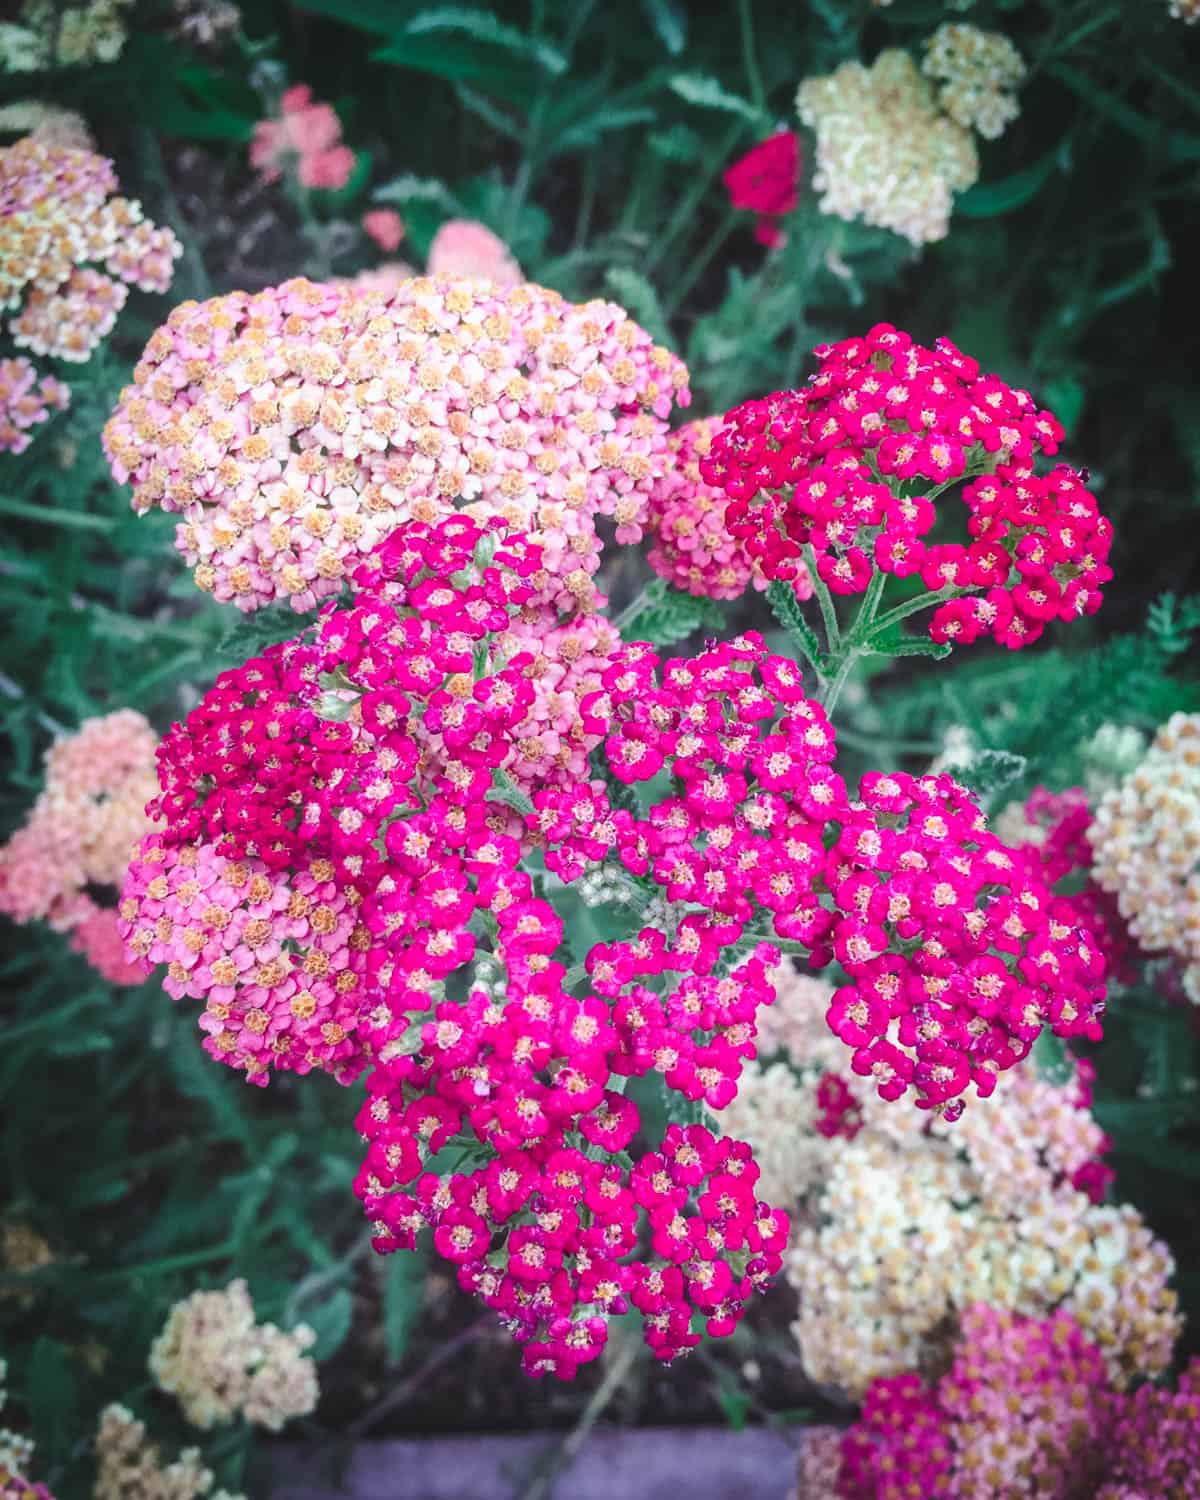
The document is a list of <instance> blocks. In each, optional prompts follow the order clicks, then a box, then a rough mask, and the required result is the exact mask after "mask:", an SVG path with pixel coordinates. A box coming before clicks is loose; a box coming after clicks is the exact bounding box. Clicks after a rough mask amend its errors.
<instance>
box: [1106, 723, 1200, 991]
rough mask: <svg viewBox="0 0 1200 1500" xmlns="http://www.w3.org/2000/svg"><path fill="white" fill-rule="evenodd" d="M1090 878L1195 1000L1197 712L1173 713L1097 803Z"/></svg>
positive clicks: (1199, 842)
mask: <svg viewBox="0 0 1200 1500" xmlns="http://www.w3.org/2000/svg"><path fill="white" fill-rule="evenodd" d="M1087 838H1088V841H1089V843H1090V844H1091V847H1092V850H1093V853H1094V863H1093V865H1092V876H1093V879H1094V880H1095V881H1096V882H1097V884H1099V885H1100V886H1101V887H1103V889H1104V890H1106V891H1109V892H1111V893H1112V894H1113V895H1114V896H1115V897H1116V898H1117V906H1118V908H1119V909H1120V913H1121V916H1122V917H1124V918H1125V920H1126V921H1127V922H1128V923H1129V930H1130V932H1131V933H1132V934H1133V936H1134V937H1135V938H1137V940H1138V942H1139V943H1140V944H1141V946H1142V947H1143V948H1144V949H1146V950H1147V951H1149V952H1151V953H1159V952H1167V953H1171V954H1173V955H1174V956H1175V957H1177V958H1178V959H1179V960H1180V961H1181V962H1182V963H1183V965H1184V974H1183V981H1184V987H1185V989H1186V990H1187V993H1188V995H1189V996H1190V998H1191V999H1192V1001H1193V1002H1194V1003H1196V1004H1200V874H1198V871H1200V714H1183V713H1178V714H1174V715H1173V716H1172V717H1171V718H1170V719H1169V720H1168V721H1167V723H1166V724H1164V725H1163V726H1162V727H1161V728H1160V729H1159V731H1158V733H1157V734H1156V735H1155V736H1154V740H1153V742H1152V743H1151V745H1150V749H1149V750H1148V751H1147V753H1146V755H1145V757H1144V759H1143V760H1142V761H1141V763H1140V765H1138V767H1137V768H1136V770H1134V771H1132V772H1131V773H1130V774H1129V775H1128V776H1126V777H1125V779H1124V780H1123V781H1122V782H1121V783H1120V785H1119V786H1117V787H1116V788H1114V789H1113V790H1112V791H1110V792H1109V793H1108V794H1107V795H1106V796H1105V797H1103V798H1102V799H1101V801H1100V804H1099V806H1098V807H1097V808H1096V813H1095V818H1094V819H1093V821H1092V823H1091V826H1090V827H1089V828H1088V830H1087Z"/></svg>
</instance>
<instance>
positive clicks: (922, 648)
mask: <svg viewBox="0 0 1200 1500" xmlns="http://www.w3.org/2000/svg"><path fill="white" fill-rule="evenodd" d="M951 649H952V648H951V646H950V643H949V641H931V640H930V639H929V637H928V636H924V635H903V634H902V633H901V631H900V629H899V627H897V628H896V629H894V630H885V631H883V632H882V633H881V634H879V635H876V636H872V637H871V640H870V643H869V644H868V645H866V646H864V647H863V651H864V653H865V654H866V655H867V656H932V657H933V659H934V660H935V661H942V660H943V659H944V658H945V657H947V656H949V655H950V652H951Z"/></svg>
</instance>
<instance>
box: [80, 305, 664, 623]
mask: <svg viewBox="0 0 1200 1500" xmlns="http://www.w3.org/2000/svg"><path fill="white" fill-rule="evenodd" d="M689 399H690V396H689V392H688V389H687V372H686V370H685V368H684V366H683V365H682V364H681V362H680V361H679V360H678V359H676V358H675V356H674V355H672V354H670V353H669V352H668V351H667V350H666V349H662V348H659V347H657V346H655V345H654V344H653V342H652V340H651V339H650V336H649V335H648V334H647V333H646V332H645V331H644V330H643V329H641V328H640V327H638V325H637V324H636V323H634V322H633V321H632V319H630V318H629V317H627V316H626V314H625V313H624V311H623V310H622V309H621V308H619V307H617V306H616V305H614V304H613V303H609V302H599V301H597V302H589V303H585V304H582V305H578V306H577V305H575V304H572V303H569V302H566V301H564V300H563V299H562V298H561V297H559V296H558V294H557V293H555V292H551V291H547V290H546V289H544V288H542V287H536V286H533V285H529V284H525V285H522V286H519V287H514V288H512V289H511V290H508V291H498V290H497V289H496V288H495V287H492V286H490V285H487V284H486V283H483V282H476V281H459V280H452V279H449V278H445V277H440V278H432V279H431V278H417V279H413V280H409V281H404V282H401V283H400V284H399V285H398V286H397V288H396V290H395V292H394V293H393V294H391V295H388V294H386V293H379V292H372V291H366V290H363V289H361V288H359V287H357V286H354V285H346V284H340V285H330V286H326V285H317V284H313V283H311V282H307V281H302V280H298V281H291V282H287V283H285V284H284V285H283V286H281V287H277V288H270V289H268V290H267V291H264V292H260V293H258V294H256V295H254V296H250V295H248V294H246V293H243V292H235V293H231V294H230V295H229V296H227V297H220V298H214V299H212V300H211V301H209V302H205V303H202V304H196V303H184V304H183V305H182V306H180V307H178V308H176V309H175V311H174V312H173V313H172V314H171V316H170V318H169V319H168V321H167V323H166V324H165V326H164V327H163V328H161V329H159V331H158V332H157V333H156V334H155V335H154V336H153V338H152V339H151V340H150V342H149V344H148V345H147V347H146V351H145V353H144V355H143V358H142V361H141V363H140V364H139V365H138V366H137V368H136V370H135V371H134V384H133V385H132V386H130V387H128V388H127V389H126V390H125V391H124V393H123V394H122V398H121V402H120V404H119V406H118V408H117V410H116V412H115V413H114V415H113V417H112V418H111V419H110V421H109V423H108V425H107V427H106V428H105V431H104V444H105V451H106V452H107V454H108V457H109V461H110V463H111V465H112V469H113V473H114V475H115V476H116V478H117V479H118V481H122V482H123V481H125V480H131V481H132V483H133V490H134V495H133V499H134V506H135V508H136V509H137V510H139V511H143V512H144V511H146V510H148V509H150V508H151V507H152V506H155V505H157V506H160V507H161V508H162V509H164V510H167V511H172V512H176V513H179V514H180V516H181V525H180V527H179V530H178V532H177V535H176V546H177V548H178V549H179V551H180V552H182V553H183V555H184V556H185V557H186V558H187V560H188V562H189V563H190V564H191V565H192V566H193V568H194V570H195V578H196V582H197V584H198V585H199V586H200V587H201V588H203V589H205V590H207V591H209V592H212V593H213V594H215V596H216V597H217V598H218V599H221V600H225V601H232V602H233V603H235V604H236V605H237V606H238V607H239V608H240V609H243V610H252V609H256V608H258V607H259V606H260V605H262V604H266V603H269V602H270V601H271V600H273V599H277V598H285V599H287V600H289V602H290V603H291V604H292V606H293V607H294V608H296V609H311V608H312V607H313V605H314V604H315V603H316V602H317V601H318V600H319V599H322V598H325V597H327V596H329V595H331V594H334V593H336V592H337V591H338V590H339V589H340V588H341V586H342V583H343V580H344V579H345V578H346V577H347V576H348V575H349V574H350V573H351V572H352V571H353V569H354V566H355V565H356V564H357V563H358V562H359V561H360V560H361V559H362V558H363V557H365V556H366V555H367V554H369V553H370V552H371V551H372V550H373V549H374V548H375V547H376V546H377V545H378V543H379V542H380V541H381V540H382V539H383V538H384V537H385V536H387V535H388V534H389V533H391V532H392V531H394V530H395V528H396V527H397V526H399V525H401V524H403V523H405V522H410V521H419V522H424V523H427V524H428V523H431V522H435V521H437V520H438V519H440V518H442V517H444V516H447V515H449V514H451V513H453V512H454V511H456V510H459V511H464V512H466V513H467V514H468V515H470V516H472V517H473V518H474V519H477V520H487V519H489V518H491V517H498V518H500V519H502V520H503V521H504V522H505V523H506V524H507V525H508V526H510V527H513V528H514V529H517V530H520V531H521V532H523V533H525V534H526V535H527V536H528V537H529V538H530V539H531V541H533V542H534V543H536V544H537V545H538V546H539V548H540V549H541V558H542V563H541V569H540V572H539V575H538V577H537V579H535V589H536V595H535V601H534V602H535V603H536V604H539V605H543V606H549V607H551V608H552V610H553V611H554V612H555V613H558V612H568V613H576V612H579V611H588V610H592V609H594V608H596V607H597V606H598V605H599V604H600V602H601V600H600V596H599V594H598V592H597V590H596V587H595V584H594V582H593V575H594V574H595V572H596V570H597V569H598V567H599V564H600V550H601V542H600V537H599V534H598V532H597V529H596V517H597V515H606V516H611V517H612V518H613V519H614V521H615V522H616V536H617V540H618V541H621V542H637V541H639V540H640V539H641V536H642V528H643V524H644V521H645V517H646V513H647V508H648V506H649V501H650V495H651V493H652V489H653V486H654V484H655V482H656V480H657V478H658V476H659V474H660V472H661V467H662V464H663V462H664V461H665V452H666V443H667V420H666V419H667V417H668V416H669V414H670V412H671V409H672V405H673V404H674V403H676V402H677V403H679V404H680V405H686V404H687V402H688V400H689Z"/></svg>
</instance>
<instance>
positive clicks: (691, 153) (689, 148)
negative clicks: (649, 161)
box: [646, 121, 704, 162]
mask: <svg viewBox="0 0 1200 1500" xmlns="http://www.w3.org/2000/svg"><path fill="white" fill-rule="evenodd" d="M646 144H647V145H648V146H649V147H650V149H651V151H653V152H654V154H655V156H661V157H662V158H663V160H664V161H674V162H693V161H698V160H699V159H700V157H701V156H702V155H703V152H704V140H703V137H702V136H700V135H698V134H697V132H696V131H694V130H693V129H692V127H691V126H690V125H684V124H683V122H682V121H680V123H679V124H677V125H672V126H671V127H670V128H669V129H667V130H656V131H654V132H653V134H652V135H649V136H647V137H646Z"/></svg>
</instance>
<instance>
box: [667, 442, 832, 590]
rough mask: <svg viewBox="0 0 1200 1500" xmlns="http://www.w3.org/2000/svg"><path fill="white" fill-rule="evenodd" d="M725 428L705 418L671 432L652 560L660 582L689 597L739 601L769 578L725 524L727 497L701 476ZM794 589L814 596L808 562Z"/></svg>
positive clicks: (800, 573) (765, 584)
mask: <svg viewBox="0 0 1200 1500" xmlns="http://www.w3.org/2000/svg"><path fill="white" fill-rule="evenodd" d="M720 426H721V420H720V418H716V417H702V418H700V419H698V420H697V421H695V422H688V423H687V424H686V426H684V427H680V428H679V429H678V430H677V431H676V432H673V433H672V434H671V437H670V439H669V442H668V458H667V462H666V464H665V465H664V467H663V472H662V477H661V479H660V480H659V482H658V483H657V484H656V485H655V487H654V490H653V493H652V494H651V497H650V514H649V517H648V520H647V523H646V529H647V532H648V534H649V536H650V537H651V546H650V551H649V554H648V561H649V563H650V566H651V567H652V568H653V569H654V571H655V572H656V573H657V574H658V575H659V577H660V578H663V579H665V580H666V582H667V583H669V584H671V585H672V586H673V587H674V588H677V589H682V590H683V592H684V593H687V594H696V595H698V596H699V597H701V598H705V599H736V598H738V597H739V595H741V594H742V593H744V592H745V590H746V588H747V586H748V585H749V584H753V585H754V587H755V588H756V589H765V588H766V586H767V580H766V578H765V577H764V576H763V574H762V572H761V570H760V569H759V567H758V565H757V563H756V562H755V561H754V560H753V559H752V558H751V557H750V556H749V554H748V553H747V551H746V549H745V547H744V545H743V544H742V542H741V541H739V540H738V539H737V538H736V537H733V536H731V535H730V533H729V530H728V528H727V526H726V525H725V507H726V505H727V504H728V503H729V501H728V497H727V496H726V495H725V493H724V491H722V490H719V489H716V488H714V486H712V485H711V484H708V483H707V482H706V481H705V479H704V477H703V476H702V474H701V472H700V461H701V459H704V458H707V457H708V454H709V450H710V448H711V446H712V440H713V436H714V434H715V433H716V432H717V431H718V430H719V429H720ZM795 585H796V594H797V597H798V598H800V599H808V598H811V596H812V583H811V581H810V580H809V577H808V573H807V570H806V569H805V567H804V565H803V564H801V565H800V566H799V568H798V569H797V573H796V579H795Z"/></svg>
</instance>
